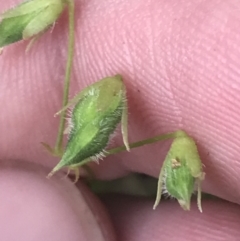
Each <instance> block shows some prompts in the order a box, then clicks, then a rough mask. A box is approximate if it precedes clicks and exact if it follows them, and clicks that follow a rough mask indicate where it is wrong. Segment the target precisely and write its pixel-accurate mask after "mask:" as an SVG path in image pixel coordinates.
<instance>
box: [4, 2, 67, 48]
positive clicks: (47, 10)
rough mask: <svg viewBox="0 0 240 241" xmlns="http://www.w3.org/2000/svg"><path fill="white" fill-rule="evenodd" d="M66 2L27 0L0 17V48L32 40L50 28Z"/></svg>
mask: <svg viewBox="0 0 240 241" xmlns="http://www.w3.org/2000/svg"><path fill="white" fill-rule="evenodd" d="M66 1H67V0H29V1H25V2H23V3H21V4H19V5H17V6H16V7H14V8H12V9H10V10H8V11H6V12H5V13H3V14H1V15H0V47H3V46H6V45H9V44H12V43H15V42H17V41H20V40H25V39H29V38H32V37H34V36H36V35H38V34H40V33H42V32H43V31H45V30H46V29H48V27H50V26H51V25H52V24H53V23H54V22H55V21H56V20H57V19H58V17H59V15H60V14H61V13H62V11H63V9H64V7H65V5H66Z"/></svg>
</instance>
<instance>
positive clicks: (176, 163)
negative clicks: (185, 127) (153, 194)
mask: <svg viewBox="0 0 240 241" xmlns="http://www.w3.org/2000/svg"><path fill="white" fill-rule="evenodd" d="M203 179H204V173H203V171H202V162H201V159H200V157H199V154H198V150H197V146H196V144H195V142H194V140H193V139H192V138H191V137H189V136H188V135H187V134H186V133H185V132H183V131H179V132H178V135H177V137H176V139H174V141H173V143H172V145H171V148H170V150H169V152H168V154H167V156H166V158H165V160H164V163H163V166H162V169H161V171H160V175H159V181H158V191H157V198H156V201H155V204H154V207H153V209H155V208H156V207H157V205H158V203H159V202H160V199H161V194H162V193H163V194H168V195H170V196H171V197H174V198H176V199H177V200H178V202H179V204H180V206H181V207H182V208H183V209H184V210H190V203H191V196H192V193H193V192H194V188H195V184H197V186H198V208H199V210H200V212H202V207H201V186H200V184H201V181H202V180H203Z"/></svg>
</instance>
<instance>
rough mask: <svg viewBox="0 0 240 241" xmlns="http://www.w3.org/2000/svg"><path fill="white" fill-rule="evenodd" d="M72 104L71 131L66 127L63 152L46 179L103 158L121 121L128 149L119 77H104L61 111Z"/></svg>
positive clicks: (124, 95) (122, 87) (123, 97)
mask: <svg viewBox="0 0 240 241" xmlns="http://www.w3.org/2000/svg"><path fill="white" fill-rule="evenodd" d="M75 102H77V104H76V105H75V107H74V108H73V110H72V113H71V118H70V120H69V127H70V128H67V129H69V131H70V133H69V139H68V143H67V146H66V149H65V152H64V154H63V156H62V159H61V161H60V162H59V163H58V164H57V166H56V167H55V168H54V169H53V170H52V172H51V173H50V174H49V176H51V175H53V174H54V173H55V172H56V171H58V170H59V169H61V168H63V167H68V168H70V169H75V168H76V167H78V166H81V165H83V164H84V163H86V162H88V161H89V159H93V160H97V159H99V158H100V159H101V158H102V157H104V150H105V148H106V147H107V145H108V142H109V139H110V136H111V134H113V132H114V131H115V129H116V127H117V125H118V124H119V123H120V122H121V120H122V133H123V140H124V144H125V146H126V147H127V149H128V150H129V146H128V140H127V101H126V91H125V86H124V84H123V81H122V78H121V76H120V75H117V76H114V77H108V78H104V79H102V80H100V81H98V82H96V83H94V84H93V85H91V86H89V87H87V88H85V89H84V90H83V91H81V92H80V94H79V95H77V96H76V97H75V98H74V99H73V100H72V101H70V104H69V105H68V106H66V107H65V108H64V109H63V110H65V109H66V108H68V107H69V106H70V105H71V104H73V103H75ZM63 110H61V111H63ZM61 111H60V112H61ZM60 112H58V114H59V113H60ZM75 170H76V169H75ZM76 179H78V173H77V174H76Z"/></svg>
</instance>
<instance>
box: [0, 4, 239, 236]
mask: <svg viewBox="0 0 240 241" xmlns="http://www.w3.org/2000/svg"><path fill="white" fill-rule="evenodd" d="M0 2H1V4H0V10H1V11H4V10H6V9H7V8H9V7H10V6H13V5H14V4H16V3H18V2H19V1H17V0H9V1H3V0H1V1H0ZM75 2H76V44H75V47H76V48H75V58H74V67H73V74H72V85H71V96H73V95H74V94H76V93H77V92H78V91H79V90H81V88H83V87H85V86H87V85H88V84H90V83H93V82H94V81H96V80H99V79H101V78H103V77H105V76H109V75H113V74H116V73H120V74H122V75H123V77H124V81H125V83H126V86H127V90H128V99H129V113H130V115H129V133H130V141H131V142H132V141H137V140H140V139H142V138H147V137H151V136H154V135H157V134H160V133H163V132H169V131H173V130H177V129H179V128H182V129H184V130H186V131H187V132H188V133H189V134H191V135H192V136H193V137H194V138H195V140H196V141H197V143H198V146H199V151H200V154H201V158H202V161H203V163H204V164H205V166H206V167H205V172H206V180H205V181H204V183H203V191H204V192H207V193H210V194H213V195H216V196H218V197H221V198H222V199H223V200H214V199H213V200H203V204H202V206H203V213H202V214H200V213H199V212H198V210H197V207H196V203H195V202H193V203H192V210H191V212H184V211H183V210H181V209H180V207H179V205H178V204H177V202H174V201H163V202H162V203H161V204H160V205H159V206H158V208H157V210H156V211H153V210H152V205H153V202H154V200H146V199H141V198H127V197H122V196H109V197H106V198H104V199H103V201H102V202H100V201H99V200H98V198H97V197H95V196H94V195H93V194H92V193H91V192H90V191H89V190H88V189H87V188H86V187H85V186H84V185H83V184H80V183H79V184H77V185H76V186H74V185H72V184H71V183H70V181H68V180H67V179H61V176H62V175H61V174H57V175H55V176H54V177H53V178H51V179H50V180H48V179H46V178H45V177H46V174H47V173H48V172H49V171H50V169H51V168H52V167H53V166H54V165H55V164H56V163H57V162H58V161H59V160H58V159H57V158H53V157H51V156H49V155H48V154H47V153H46V152H44V151H43V148H42V147H41V145H40V144H39V143H40V142H41V141H47V142H49V143H50V144H53V143H54V141H55V138H56V134H57V126H58V121H59V119H58V118H54V117H53V114H54V113H55V112H56V111H58V110H59V109H60V107H61V99H62V89H63V78H64V70H65V60H66V54H67V49H66V43H67V12H65V13H64V14H63V15H62V16H61V18H60V20H59V21H58V22H57V23H56V24H55V26H54V28H53V29H51V30H49V31H48V32H47V33H46V34H44V35H43V36H42V37H41V38H40V39H39V40H38V41H37V42H36V44H35V45H34V46H33V48H32V49H31V51H30V52H29V53H28V54H25V48H26V46H27V41H26V42H20V43H17V44H15V45H11V46H9V47H7V48H5V49H4V52H3V55H2V56H1V57H0V83H1V84H0V100H1V102H0V109H1V115H0V123H1V124H0V133H1V135H0V159H1V164H0V166H1V168H0V190H1V191H0V200H1V205H0V236H1V241H5V240H24V241H28V240H29V241H30V240H35V241H38V240H39V241H40V240H41V241H42V240H45V241H48V240H49V241H50V240H51V241H52V240H58V241H61V240H71V241H75V240H98V241H101V240H109V241H115V240H119V241H130V240H131V241H143V240H149V241H155V240H162V241H164V240H238V237H239V235H240V231H239V222H240V207H239V204H240V185H239V183H240V175H239V173H240V155H239V145H240V139H239V132H240V125H239V123H240V104H239V103H240V95H239V93H240V47H239V46H240V45H239V43H240V30H239V26H240V15H239V11H240V3H239V1H236V0H228V1H225V0H205V1H204V0H195V1H192V0H178V1H176V0H175V1H174V0H168V1H164V0H148V1H146V0H132V1H120V0H115V1H110V0H105V1H99V0H90V1H89V0H85V1H83V0H82V1H80V0H79V1H77V0H76V1H75ZM121 143H122V141H121V137H120V135H118V136H117V137H116V138H115V140H114V144H115V145H120V144H121ZM168 147H169V143H168V142H165V143H157V144H154V145H151V146H145V147H143V148H139V149H135V150H132V151H131V153H122V154H119V155H116V156H112V157H110V158H107V159H106V160H105V161H102V162H101V163H100V165H96V164H93V165H92V167H93V170H94V172H95V174H96V176H97V177H98V178H101V179H112V178H116V177H121V176H123V175H125V174H127V173H128V172H131V171H135V172H140V173H145V174H148V175H150V176H153V177H157V176H158V173H159V170H160V167H161V163H162V162H163V160H164V157H165V155H166V153H167V150H168Z"/></svg>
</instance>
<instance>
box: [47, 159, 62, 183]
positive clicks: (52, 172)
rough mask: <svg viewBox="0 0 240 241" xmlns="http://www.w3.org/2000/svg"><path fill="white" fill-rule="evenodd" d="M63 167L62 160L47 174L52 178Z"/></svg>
mask: <svg viewBox="0 0 240 241" xmlns="http://www.w3.org/2000/svg"><path fill="white" fill-rule="evenodd" d="M62 167H63V165H62V162H61V161H60V162H59V163H58V164H57V165H56V166H55V167H54V168H53V169H52V171H51V172H50V173H49V174H48V175H47V178H48V179H49V178H51V177H52V176H53V175H54V174H55V173H56V172H57V171H59V170H60V169H61V168H62Z"/></svg>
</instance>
